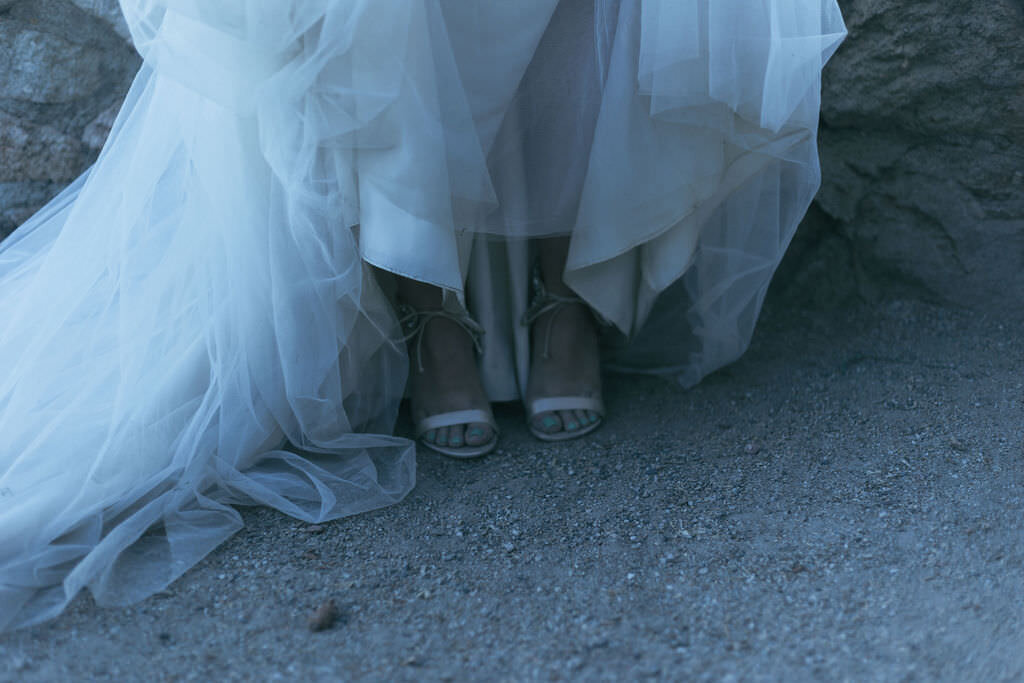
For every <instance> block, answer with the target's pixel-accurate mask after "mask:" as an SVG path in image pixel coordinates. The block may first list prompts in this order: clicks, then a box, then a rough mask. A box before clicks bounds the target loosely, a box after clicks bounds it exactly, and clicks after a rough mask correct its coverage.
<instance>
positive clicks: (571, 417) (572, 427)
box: [558, 410, 580, 432]
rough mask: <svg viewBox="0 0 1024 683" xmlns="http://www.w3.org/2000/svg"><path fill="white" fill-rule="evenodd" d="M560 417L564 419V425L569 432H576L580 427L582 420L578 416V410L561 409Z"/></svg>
mask: <svg viewBox="0 0 1024 683" xmlns="http://www.w3.org/2000/svg"><path fill="white" fill-rule="evenodd" d="M558 417H559V418H560V419H561V420H562V426H563V427H564V428H565V431H567V432H575V431H578V430H579V428H580V421H579V420H578V419H577V418H576V412H575V411H573V410H560V411H558Z"/></svg>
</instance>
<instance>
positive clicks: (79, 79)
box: [0, 0, 139, 235]
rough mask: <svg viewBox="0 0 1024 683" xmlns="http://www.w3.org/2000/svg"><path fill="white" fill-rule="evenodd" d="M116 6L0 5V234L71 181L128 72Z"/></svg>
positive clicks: (101, 134) (81, 1) (11, 1)
mask: <svg viewBox="0 0 1024 683" xmlns="http://www.w3.org/2000/svg"><path fill="white" fill-rule="evenodd" d="M126 36H127V28H126V27H125V26H124V25H123V22H122V20H121V17H120V14H119V10H118V5H117V1H116V0H75V1H74V2H69V1H67V0H0V235H2V234H6V232H8V231H10V230H11V229H12V228H13V227H14V226H15V225H17V224H18V223H20V222H21V221H22V220H24V219H25V218H26V217H28V216H29V215H31V214H32V212H33V211H35V210H36V209H37V208H39V206H40V205H41V204H42V203H44V202H45V201H46V200H47V199H49V197H51V196H52V195H53V194H55V193H56V192H57V191H58V190H60V189H61V188H62V187H63V186H64V185H66V184H67V183H68V182H70V181H71V180H73V179H74V178H75V177H77V176H78V174H80V173H81V172H82V171H83V170H84V169H85V168H86V167H87V166H88V165H89V164H90V163H91V162H92V160H93V159H94V158H95V156H96V153H97V152H98V151H99V148H100V147H101V146H102V144H103V140H104V139H105V138H106V133H107V132H108V130H109V126H110V124H111V123H112V122H113V115H114V114H115V113H116V111H117V105H118V103H119V101H120V98H121V97H122V96H123V94H124V92H125V91H126V90H127V88H128V85H129V84H130V82H131V78H132V75H133V74H134V73H135V71H136V70H137V69H138V66H139V62H138V57H137V56H136V54H135V52H134V51H133V50H132V48H131V47H130V46H129V45H128V43H127V42H126Z"/></svg>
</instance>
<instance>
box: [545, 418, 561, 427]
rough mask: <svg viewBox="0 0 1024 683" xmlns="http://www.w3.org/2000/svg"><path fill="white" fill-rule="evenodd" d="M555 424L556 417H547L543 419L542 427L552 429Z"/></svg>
mask: <svg viewBox="0 0 1024 683" xmlns="http://www.w3.org/2000/svg"><path fill="white" fill-rule="evenodd" d="M557 424H558V418H557V417H551V416H548V417H545V418H544V426H545V427H554V426H555V425H557Z"/></svg>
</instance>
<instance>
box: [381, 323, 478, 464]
mask: <svg viewBox="0 0 1024 683" xmlns="http://www.w3.org/2000/svg"><path fill="white" fill-rule="evenodd" d="M399 315H400V319H399V322H400V323H401V325H402V330H403V331H404V332H405V341H406V342H409V341H412V340H413V339H415V344H414V349H413V356H414V357H415V363H416V365H415V367H414V370H418V371H419V372H423V352H422V348H423V330H424V329H426V326H427V325H428V324H429V323H430V321H432V320H434V319H436V318H445V319H447V320H451V321H452V322H454V323H456V324H457V325H458V326H459V327H461V328H462V329H463V330H465V331H466V333H467V334H468V335H469V336H470V338H471V339H472V340H473V348H475V349H476V351H477V353H480V352H481V351H482V345H481V342H480V338H481V337H482V336H483V333H484V330H483V328H482V327H481V326H480V324H479V323H478V322H476V321H475V320H473V319H472V318H470V317H469V315H468V314H466V313H455V312H452V311H447V310H444V309H437V310H429V311H418V310H416V309H414V308H413V307H411V306H409V305H406V304H402V305H401V306H399ZM410 360H413V359H410ZM474 423H477V424H486V425H487V426H489V427H490V428H491V431H492V432H494V436H493V437H492V438H491V439H490V440H489V441H487V442H486V443H483V444H480V445H479V446H468V445H467V446H442V445H440V444H437V443H431V442H429V441H426V440H425V439H423V438H422V437H423V435H424V434H426V433H427V432H429V431H432V430H435V429H441V428H442V427H454V426H456V425H466V424H474ZM414 432H415V434H416V439H417V440H418V441H419V442H420V443H421V444H423V445H424V446H426V447H427V448H429V449H431V450H433V451H437V452H438V453H441V454H443V455H447V456H448V457H450V458H459V459H468V458H479V457H481V456H483V455H487V454H488V453H490V452H491V451H493V450H494V448H495V446H497V445H498V424H497V422H495V421H494V414H493V413H492V412H491V409H490V407H489V406H488V408H486V409H482V408H471V409H467V410H455V411H451V412H447V413H438V414H437V415H428V416H427V417H425V418H423V419H421V420H417V421H416V424H415V426H414Z"/></svg>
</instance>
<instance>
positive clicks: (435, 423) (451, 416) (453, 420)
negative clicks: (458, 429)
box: [416, 408, 498, 438]
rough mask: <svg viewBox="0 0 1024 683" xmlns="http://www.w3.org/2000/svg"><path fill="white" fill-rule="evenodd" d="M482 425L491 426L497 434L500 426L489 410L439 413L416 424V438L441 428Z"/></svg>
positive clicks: (477, 409)
mask: <svg viewBox="0 0 1024 683" xmlns="http://www.w3.org/2000/svg"><path fill="white" fill-rule="evenodd" d="M474 423H480V424H485V425H487V426H489V427H490V428H491V429H493V430H494V431H495V432H497V431H498V424H497V423H496V422H495V421H494V415H493V414H492V413H491V411H489V410H482V409H480V408H475V409H472V410H456V411H453V412H450V413H439V414H437V415H431V416H429V417H425V418H423V419H422V420H420V421H418V422H417V423H416V438H419V437H421V436H423V435H424V434H426V433H427V432H429V431H431V430H433V429H440V428H441V427H454V426H455V425H465V424H474Z"/></svg>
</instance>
